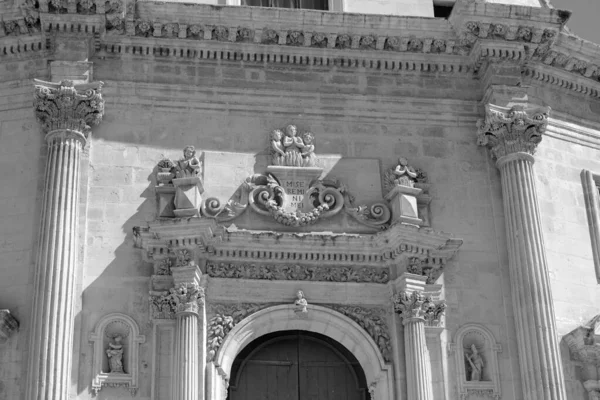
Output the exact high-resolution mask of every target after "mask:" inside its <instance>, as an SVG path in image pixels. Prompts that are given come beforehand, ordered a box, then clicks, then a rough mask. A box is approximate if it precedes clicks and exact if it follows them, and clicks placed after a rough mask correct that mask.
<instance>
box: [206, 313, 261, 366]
mask: <svg viewBox="0 0 600 400" xmlns="http://www.w3.org/2000/svg"><path fill="white" fill-rule="evenodd" d="M269 306H270V304H257V303H240V304H231V305H227V304H215V305H212V306H211V310H210V312H211V314H213V315H214V316H213V317H212V318H211V319H210V320H209V322H208V327H207V339H206V349H207V357H206V358H207V362H210V361H213V360H214V359H215V356H216V355H217V352H218V351H219V349H220V348H221V345H222V344H223V340H224V339H225V336H227V334H228V333H229V332H230V331H231V330H232V329H233V327H234V326H235V325H237V324H238V323H239V322H240V321H241V320H243V319H244V318H246V317H247V316H249V315H251V314H254V313H255V312H257V311H260V310H262V309H263V308H267V307H269Z"/></svg>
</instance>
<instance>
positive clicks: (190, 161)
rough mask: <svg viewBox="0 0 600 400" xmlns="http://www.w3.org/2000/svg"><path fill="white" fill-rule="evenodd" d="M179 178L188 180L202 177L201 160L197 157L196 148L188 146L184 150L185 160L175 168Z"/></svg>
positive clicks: (178, 162)
mask: <svg viewBox="0 0 600 400" xmlns="http://www.w3.org/2000/svg"><path fill="white" fill-rule="evenodd" d="M175 175H176V176H177V178H188V177H194V176H198V175H200V160H199V159H198V157H196V148H195V147H194V146H186V148H185V149H183V158H182V159H180V160H179V161H177V164H176V166H175Z"/></svg>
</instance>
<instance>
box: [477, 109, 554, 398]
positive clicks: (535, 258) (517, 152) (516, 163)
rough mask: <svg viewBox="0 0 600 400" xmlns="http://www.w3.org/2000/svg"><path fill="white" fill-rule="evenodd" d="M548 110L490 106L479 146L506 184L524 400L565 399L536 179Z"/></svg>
mask: <svg viewBox="0 0 600 400" xmlns="http://www.w3.org/2000/svg"><path fill="white" fill-rule="evenodd" d="M549 112H550V109H549V108H528V107H526V106H525V105H517V106H513V107H512V108H504V107H498V106H494V105H487V106H486V116H485V119H484V120H481V121H479V123H478V128H479V133H478V135H479V144H480V145H484V146H487V147H488V148H490V152H491V154H492V157H494V158H495V159H497V162H496V165H497V166H498V168H499V169H500V175H501V179H502V197H503V200H504V215H505V218H506V235H507V245H508V255H509V270H510V282H511V288H512V300H513V307H514V314H515V325H516V329H517V344H518V348H519V362H520V368H521V379H522V381H523V392H524V397H523V398H524V399H525V400H538V399H545V400H564V399H566V393H565V384H564V377H563V370H562V364H561V361H560V351H559V346H558V337H557V332H556V323H555V316H554V304H553V300H552V291H551V287H550V279H549V276H548V265H547V262H546V249H545V246H544V236H543V234H542V226H541V221H540V211H539V205H538V199H537V192H536V186H535V177H534V175H533V163H534V157H533V154H534V152H535V149H536V147H537V145H538V144H539V143H540V141H541V140H542V134H543V133H544V131H545V129H546V126H547V120H548V114H549Z"/></svg>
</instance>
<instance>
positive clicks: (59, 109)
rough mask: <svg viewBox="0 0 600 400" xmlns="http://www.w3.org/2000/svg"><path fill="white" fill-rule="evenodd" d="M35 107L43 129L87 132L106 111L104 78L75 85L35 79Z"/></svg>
mask: <svg viewBox="0 0 600 400" xmlns="http://www.w3.org/2000/svg"><path fill="white" fill-rule="evenodd" d="M35 83H36V85H35V94H34V110H35V116H36V118H37V120H38V121H39V122H40V124H41V125H42V130H43V131H44V132H52V131H55V130H72V131H76V132H80V133H81V134H83V135H85V136H87V134H88V133H89V132H90V129H91V128H90V127H91V126H94V125H98V124H99V123H100V122H101V121H102V116H103V115H104V99H103V98H102V91H101V90H102V85H103V83H102V82H94V83H90V84H83V85H77V86H75V85H74V84H73V81H69V80H63V81H61V82H60V83H52V82H44V81H40V80H37V79H36V80H35Z"/></svg>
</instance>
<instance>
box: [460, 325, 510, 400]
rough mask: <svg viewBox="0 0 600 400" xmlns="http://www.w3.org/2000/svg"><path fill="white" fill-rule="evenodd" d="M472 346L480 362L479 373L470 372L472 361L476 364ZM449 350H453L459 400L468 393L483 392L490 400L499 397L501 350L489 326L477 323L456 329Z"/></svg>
mask: <svg viewBox="0 0 600 400" xmlns="http://www.w3.org/2000/svg"><path fill="white" fill-rule="evenodd" d="M473 346H475V349H476V352H477V354H478V355H479V357H480V360H481V361H480V363H482V368H481V372H480V373H479V374H473V373H472V370H473V367H472V365H473V362H474V363H475V364H477V362H476V361H474V357H473V350H472V348H473ZM449 350H450V352H453V353H454V360H455V366H456V372H457V375H458V376H457V383H458V394H459V396H460V399H461V400H466V399H468V398H469V397H470V396H471V395H477V396H482V395H485V396H487V397H489V398H492V399H500V396H501V392H500V373H499V369H498V353H499V352H501V351H502V346H501V345H500V344H498V343H496V339H495V338H494V335H493V334H492V332H491V331H490V330H489V329H488V328H486V327H485V326H483V325H480V324H466V325H463V326H461V327H460V328H459V329H458V330H457V331H456V333H455V335H454V342H452V343H450V345H449ZM480 365H481V364H480ZM477 375H479V376H477Z"/></svg>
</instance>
